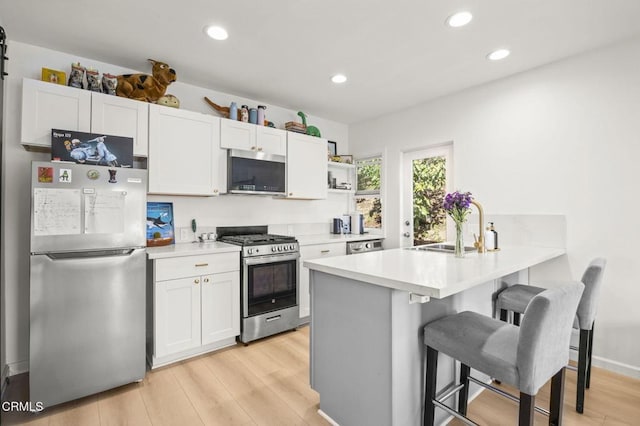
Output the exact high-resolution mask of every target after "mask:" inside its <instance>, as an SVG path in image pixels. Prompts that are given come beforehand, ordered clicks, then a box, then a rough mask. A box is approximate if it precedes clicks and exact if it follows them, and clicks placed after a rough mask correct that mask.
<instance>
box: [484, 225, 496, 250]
mask: <svg viewBox="0 0 640 426" xmlns="http://www.w3.org/2000/svg"><path fill="white" fill-rule="evenodd" d="M484 246H485V248H486V249H487V251H495V250H498V233H497V232H496V230H495V228H494V227H493V222H489V226H487V232H485V234H484Z"/></svg>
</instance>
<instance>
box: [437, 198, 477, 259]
mask: <svg viewBox="0 0 640 426" xmlns="http://www.w3.org/2000/svg"><path fill="white" fill-rule="evenodd" d="M471 200H473V197H472V195H471V193H470V192H460V191H455V192H452V193H449V194H447V195H445V197H444V200H443V202H442V207H443V208H444V210H445V211H446V212H447V214H448V215H449V216H451V219H453V222H454V223H455V225H456V241H455V250H454V254H455V256H456V257H464V240H463V238H462V225H463V224H464V222H465V220H467V216H468V215H469V213H470V212H471Z"/></svg>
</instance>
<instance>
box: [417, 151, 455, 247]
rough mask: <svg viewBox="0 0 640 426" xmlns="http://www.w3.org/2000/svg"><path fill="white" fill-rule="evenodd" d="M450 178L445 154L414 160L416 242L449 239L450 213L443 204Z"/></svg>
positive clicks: (422, 242) (424, 242)
mask: <svg viewBox="0 0 640 426" xmlns="http://www.w3.org/2000/svg"><path fill="white" fill-rule="evenodd" d="M446 181H447V173H446V159H445V157H430V158H423V159H420V160H414V161H413V239H414V245H420V244H427V243H434V242H442V241H444V240H445V239H446V227H445V219H446V213H445V211H444V208H443V207H442V199H443V198H444V196H445V193H446Z"/></svg>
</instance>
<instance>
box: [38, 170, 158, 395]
mask: <svg viewBox="0 0 640 426" xmlns="http://www.w3.org/2000/svg"><path fill="white" fill-rule="evenodd" d="M31 182H32V183H31V259H30V262H31V276H30V285H31V288H30V308H31V309H30V338H29V342H30V346H29V390H30V400H31V401H32V402H34V403H35V402H42V403H43V404H44V407H45V408H46V407H49V406H52V405H55V404H59V403H62V402H65V401H70V400H73V399H76V398H80V397H83V396H86V395H91V394H94V393H97V392H101V391H104V390H106V389H110V388H113V387H116V386H120V385H124V384H127V383H131V382H134V381H138V380H141V379H143V378H144V375H145V371H146V362H145V265H146V260H145V245H146V230H145V226H146V192H147V172H146V170H141V169H126V168H124V169H123V168H109V167H103V166H92V165H82V164H73V163H65V162H33V163H32V170H31Z"/></svg>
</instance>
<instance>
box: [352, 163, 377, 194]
mask: <svg viewBox="0 0 640 426" xmlns="http://www.w3.org/2000/svg"><path fill="white" fill-rule="evenodd" d="M357 190H358V192H359V193H362V192H368V193H372V192H377V193H379V192H380V160H379V159H377V158H375V159H370V160H361V161H358V188H357Z"/></svg>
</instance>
